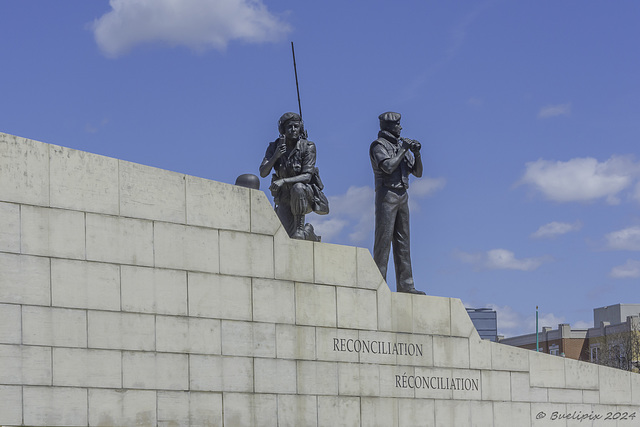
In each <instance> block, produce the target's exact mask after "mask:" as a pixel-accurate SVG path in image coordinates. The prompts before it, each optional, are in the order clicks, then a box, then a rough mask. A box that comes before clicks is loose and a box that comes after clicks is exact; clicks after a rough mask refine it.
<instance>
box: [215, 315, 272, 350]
mask: <svg viewBox="0 0 640 427" xmlns="http://www.w3.org/2000/svg"><path fill="white" fill-rule="evenodd" d="M222 354H224V355H225V356H253V357H276V326H275V325H274V324H273V323H257V322H256V323H253V322H238V321H233V320H223V321H222Z"/></svg>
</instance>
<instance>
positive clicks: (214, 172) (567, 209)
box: [0, 0, 640, 336]
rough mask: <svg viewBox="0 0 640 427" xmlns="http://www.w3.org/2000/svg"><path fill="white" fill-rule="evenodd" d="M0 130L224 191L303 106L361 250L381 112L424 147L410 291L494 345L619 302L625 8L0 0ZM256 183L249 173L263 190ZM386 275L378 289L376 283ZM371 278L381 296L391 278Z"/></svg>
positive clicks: (627, 207)
mask: <svg viewBox="0 0 640 427" xmlns="http://www.w3.org/2000/svg"><path fill="white" fill-rule="evenodd" d="M0 16H2V17H3V36H2V38H0V58H2V79H1V80H0V87H1V89H2V90H1V92H0V93H1V94H2V101H1V102H0V131H2V132H6V133H9V134H14V135H19V136H23V137H26V138H31V139H35V140H39V141H43V142H48V143H53V144H59V145H63V146H66V147H72V148H76V149H79V150H84V151H89V152H93V153H98V154H101V155H106V156H111V157H116V158H119V159H125V160H129V161H133V162H137V163H142V164H145V165H151V166H155V167H159V168H163V169H168V170H172V171H177V172H182V173H187V174H190V175H195V176H200V177H205V178H209V179H213V180H217V181H222V182H228V183H233V182H234V181H235V178H236V176H238V175H240V174H242V173H255V174H257V173H258V165H259V163H260V161H261V159H262V157H263V155H264V150H265V149H266V146H267V144H268V142H269V141H271V140H273V139H275V138H276V137H277V129H276V122H277V119H278V118H279V117H280V115H281V114H282V113H284V112H286V111H297V108H298V106H297V97H296V89H295V81H294V75H293V67H292V60H291V47H290V42H291V41H293V42H294V43H295V47H296V59H297V63H298V75H299V79H300V86H301V88H300V91H301V97H302V109H303V116H304V119H305V125H306V128H307V130H308V131H309V138H310V139H311V140H313V141H315V142H316V145H317V147H318V163H317V165H318V166H319V168H320V170H321V175H322V178H323V181H324V183H325V187H326V188H325V193H326V194H327V196H329V198H330V202H331V209H332V212H331V213H330V214H329V215H328V216H326V217H318V216H317V215H310V216H309V217H308V218H307V219H308V221H309V222H311V223H313V224H315V225H316V229H317V230H319V233H320V234H322V235H323V241H325V242H330V243H339V244H348V245H356V246H363V247H368V248H369V249H371V248H372V244H373V243H372V242H373V227H372V224H373V189H372V185H373V175H372V172H371V166H370V163H369V159H368V148H369V144H370V143H371V141H372V140H373V139H375V138H376V135H377V131H378V120H377V116H378V115H379V114H380V113H382V112H384V111H389V110H392V111H398V112H400V113H402V115H403V121H402V125H403V128H404V130H403V135H404V136H407V137H410V138H414V139H417V140H419V141H420V142H421V143H422V145H423V159H424V163H425V174H424V177H423V178H421V179H414V180H413V181H412V187H411V190H410V191H411V196H410V197H411V204H412V212H411V214H412V218H411V221H412V225H411V227H412V236H411V237H412V258H413V267H414V277H415V280H416V287H417V288H418V289H421V290H424V291H426V292H427V293H428V294H431V295H439V296H448V297H457V298H460V299H462V301H463V302H464V303H465V304H466V305H468V306H472V307H487V306H488V307H493V308H496V309H497V310H498V313H499V314H498V322H499V329H500V332H501V333H503V334H505V335H507V336H511V335H514V334H520V333H527V332H533V331H534V330H535V326H534V325H535V323H534V314H535V306H536V305H539V306H540V312H541V319H542V320H541V326H542V325H548V326H553V327H555V326H557V324H558V323H560V322H565V323H571V325H572V326H573V327H587V326H589V325H591V324H592V321H593V320H592V309H593V308H595V307H601V306H604V305H610V304H616V303H640V300H639V299H638V297H637V296H636V295H635V294H634V291H636V290H637V289H638V283H639V280H640V215H639V213H638V212H639V211H638V208H639V207H640V158H639V156H638V154H637V151H638V142H640V141H639V140H640V79H639V78H638V76H640V55H639V53H638V52H639V50H638V41H639V40H640V26H638V22H639V20H640V3H638V2H636V1H625V0H621V1H615V2H602V1H564V2H556V1H544V0H543V1H538V2H512V1H507V0H495V1H486V2H482V1H456V2H449V1H444V0H433V1H417V0H416V1H397V2H390V1H378V0H369V1H366V2H365V1H352V2H338V1H332V0H328V1H316V2H300V1H282V0H278V1H276V0H274V1H271V0H264V1H249V0H111V1H107V0H100V1H98V0H95V1H86V0H67V1H57V2H53V1H49V2H43V1H36V0H21V1H3V2H0ZM262 188H263V189H267V188H268V180H267V179H263V180H262ZM390 276H393V275H392V274H390ZM389 282H390V285H391V287H392V289H394V288H395V285H394V284H393V279H392V277H390V280H389Z"/></svg>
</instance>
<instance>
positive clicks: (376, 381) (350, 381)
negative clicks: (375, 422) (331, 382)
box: [338, 363, 380, 425]
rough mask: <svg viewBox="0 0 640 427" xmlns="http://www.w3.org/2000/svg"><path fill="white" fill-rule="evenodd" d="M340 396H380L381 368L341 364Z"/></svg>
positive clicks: (360, 364)
mask: <svg viewBox="0 0 640 427" xmlns="http://www.w3.org/2000/svg"><path fill="white" fill-rule="evenodd" d="M338 394H340V395H341V396H380V367H379V366H378V365H374V364H368V363H339V364H338ZM363 399H364V397H363ZM367 425H369V424H367Z"/></svg>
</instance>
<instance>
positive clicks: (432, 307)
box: [398, 294, 466, 335]
mask: <svg viewBox="0 0 640 427" xmlns="http://www.w3.org/2000/svg"><path fill="white" fill-rule="evenodd" d="M407 295H409V296H410V297H411V304H412V306H413V310H412V311H413V332H415V333H419V334H433V335H451V302H450V301H449V298H443V297H432V296H425V295H412V294H407ZM398 302H400V301H398ZM458 314H460V313H458ZM465 314H466V310H465ZM461 322H462V321H461V320H460V321H458V323H461Z"/></svg>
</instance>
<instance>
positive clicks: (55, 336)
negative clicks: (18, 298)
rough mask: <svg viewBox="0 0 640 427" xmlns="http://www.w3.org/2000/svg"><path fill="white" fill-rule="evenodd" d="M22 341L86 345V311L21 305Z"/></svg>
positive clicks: (64, 345)
mask: <svg viewBox="0 0 640 427" xmlns="http://www.w3.org/2000/svg"><path fill="white" fill-rule="evenodd" d="M22 343H23V344H27V345H44V346H54V347H86V346H87V312H86V311H84V310H70V309H65V308H50V307H35V306H23V307H22Z"/></svg>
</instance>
